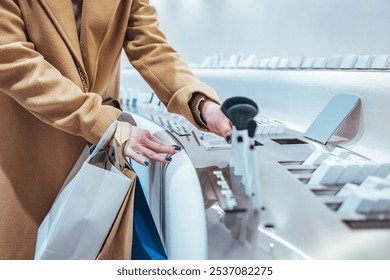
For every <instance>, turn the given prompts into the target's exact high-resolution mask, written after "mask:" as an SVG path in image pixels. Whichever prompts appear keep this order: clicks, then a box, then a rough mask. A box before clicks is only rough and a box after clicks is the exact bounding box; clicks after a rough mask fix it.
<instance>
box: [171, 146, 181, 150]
mask: <svg viewBox="0 0 390 280" xmlns="http://www.w3.org/2000/svg"><path fill="white" fill-rule="evenodd" d="M173 148H175V150H176V151H180V150H181V147H180V146H178V145H173Z"/></svg>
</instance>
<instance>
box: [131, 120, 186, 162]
mask: <svg viewBox="0 0 390 280" xmlns="http://www.w3.org/2000/svg"><path fill="white" fill-rule="evenodd" d="M180 150H181V148H180V146H178V145H168V144H166V143H165V142H163V141H161V140H160V139H158V138H156V137H154V136H153V135H151V134H150V133H149V132H148V131H147V130H144V129H141V128H138V127H133V129H132V133H131V136H130V139H129V141H128V143H127V147H126V151H125V155H126V156H128V157H130V158H131V159H133V160H135V161H136V162H137V163H139V164H141V165H143V166H147V165H149V161H148V160H145V158H147V159H151V160H155V161H159V162H162V163H169V162H170V161H171V160H172V158H171V156H169V155H170V154H175V153H177V152H178V151H180ZM164 154H166V155H164Z"/></svg>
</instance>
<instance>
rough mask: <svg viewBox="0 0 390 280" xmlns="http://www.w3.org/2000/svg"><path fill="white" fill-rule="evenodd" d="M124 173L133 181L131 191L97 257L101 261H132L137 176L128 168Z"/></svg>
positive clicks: (123, 170) (124, 169)
mask: <svg viewBox="0 0 390 280" xmlns="http://www.w3.org/2000/svg"><path fill="white" fill-rule="evenodd" d="M121 171H122V173H123V174H125V175H126V176H127V177H129V178H130V179H131V186H130V190H129V192H128V193H127V195H126V197H125V200H124V201H123V204H122V206H121V208H120V210H119V213H118V215H117V217H116V219H115V221H114V224H113V226H112V228H111V230H110V233H109V234H108V236H107V238H106V241H105V243H104V245H103V247H102V249H101V251H100V253H99V255H98V257H97V259H99V260H130V259H131V249H132V246H133V215H134V207H133V206H134V195H135V182H136V181H137V180H136V174H135V172H133V171H130V170H129V169H127V168H123V169H122V170H121Z"/></svg>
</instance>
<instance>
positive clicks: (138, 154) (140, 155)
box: [126, 146, 172, 166]
mask: <svg viewBox="0 0 390 280" xmlns="http://www.w3.org/2000/svg"><path fill="white" fill-rule="evenodd" d="M126 155H127V156H128V157H130V158H131V159H133V160H135V161H136V162H138V163H139V164H141V165H143V166H148V165H149V161H148V160H145V157H146V158H148V159H152V160H155V161H159V162H162V163H169V162H171V161H172V157H170V156H168V155H160V154H157V153H156V152H154V151H152V150H150V149H148V148H146V147H143V146H139V147H137V148H135V149H134V148H127V151H126Z"/></svg>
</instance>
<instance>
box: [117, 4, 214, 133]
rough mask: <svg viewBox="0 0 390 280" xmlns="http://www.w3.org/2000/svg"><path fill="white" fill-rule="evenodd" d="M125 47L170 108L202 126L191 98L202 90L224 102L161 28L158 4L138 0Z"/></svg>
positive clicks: (132, 60)
mask: <svg viewBox="0 0 390 280" xmlns="http://www.w3.org/2000/svg"><path fill="white" fill-rule="evenodd" d="M124 50H125V53H126V54H127V56H128V58H129V61H130V63H131V64H132V65H133V66H134V68H136V69H137V70H138V71H139V72H140V74H141V76H142V77H143V78H144V79H145V80H146V82H147V83H148V84H149V85H150V86H151V88H152V89H153V90H154V91H155V92H156V94H157V95H158V96H159V98H160V100H161V101H162V102H163V103H164V104H165V106H166V107H167V109H168V111H170V112H173V113H177V114H181V115H183V116H184V117H186V118H187V119H188V120H190V121H191V122H192V123H193V124H194V125H196V126H197V127H198V128H200V127H199V125H198V124H197V123H196V122H195V120H194V118H193V115H192V112H191V110H190V107H189V105H188V102H189V101H190V99H191V97H192V95H193V94H194V93H196V92H197V93H201V94H203V95H205V96H206V97H208V98H209V99H211V100H213V101H214V102H216V103H218V104H220V102H219V100H218V97H217V94H216V93H215V91H214V90H213V89H212V88H211V87H210V86H208V85H207V84H205V83H203V82H201V81H199V79H198V78H197V77H196V76H195V75H194V74H193V73H192V72H191V70H190V69H189V67H188V65H187V64H186V63H185V62H184V61H183V60H182V59H181V58H180V56H179V55H178V53H177V52H176V51H175V50H174V49H173V48H172V47H171V46H170V45H169V44H168V42H167V40H166V37H165V36H164V34H163V33H162V32H161V31H160V29H159V26H158V20H157V13H156V10H155V8H154V7H153V6H152V5H150V4H149V1H148V0H134V1H133V4H132V8H131V13H130V19H129V23H128V27H127V33H126V40H125V44H124Z"/></svg>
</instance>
